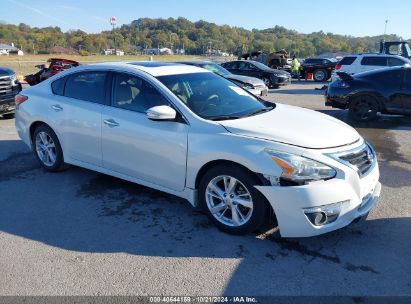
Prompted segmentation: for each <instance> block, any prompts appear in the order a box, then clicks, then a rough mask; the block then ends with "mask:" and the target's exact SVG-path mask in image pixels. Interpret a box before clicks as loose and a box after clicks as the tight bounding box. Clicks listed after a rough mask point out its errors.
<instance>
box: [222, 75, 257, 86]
mask: <svg viewBox="0 0 411 304" xmlns="http://www.w3.org/2000/svg"><path fill="white" fill-rule="evenodd" d="M226 78H227V79H230V80H236V81H240V82H243V83H249V84H252V85H253V86H260V85H264V81H262V80H261V79H258V78H255V77H249V76H241V75H235V74H231V75H227V76H226Z"/></svg>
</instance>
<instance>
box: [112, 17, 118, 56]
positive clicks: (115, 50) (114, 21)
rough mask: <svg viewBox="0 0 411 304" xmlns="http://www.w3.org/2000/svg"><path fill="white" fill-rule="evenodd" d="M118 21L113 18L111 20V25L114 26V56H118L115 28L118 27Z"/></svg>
mask: <svg viewBox="0 0 411 304" xmlns="http://www.w3.org/2000/svg"><path fill="white" fill-rule="evenodd" d="M116 23H117V19H116V17H114V16H112V17H111V18H110V24H111V25H112V26H113V40H114V55H117V43H116V33H115V32H114V27H115V26H116Z"/></svg>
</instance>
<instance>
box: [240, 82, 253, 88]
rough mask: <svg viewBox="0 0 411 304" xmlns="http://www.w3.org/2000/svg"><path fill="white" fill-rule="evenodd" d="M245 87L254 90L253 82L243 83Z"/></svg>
mask: <svg viewBox="0 0 411 304" xmlns="http://www.w3.org/2000/svg"><path fill="white" fill-rule="evenodd" d="M241 86H242V87H243V88H244V89H246V90H252V89H254V86H253V85H252V84H249V83H245V84H243V85H241Z"/></svg>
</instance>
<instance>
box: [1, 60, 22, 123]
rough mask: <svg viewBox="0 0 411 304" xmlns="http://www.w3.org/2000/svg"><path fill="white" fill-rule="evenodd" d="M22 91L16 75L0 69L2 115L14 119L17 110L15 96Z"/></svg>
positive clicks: (10, 71)
mask: <svg viewBox="0 0 411 304" xmlns="http://www.w3.org/2000/svg"><path fill="white" fill-rule="evenodd" d="M20 91H21V84H20V83H19V82H18V81H17V80H16V73H14V72H13V71H12V70H10V69H8V68H3V67H0V115H3V117H12V116H13V115H14V111H15V109H16V105H15V103H14V96H16V95H17V94H18V93H19V92H20Z"/></svg>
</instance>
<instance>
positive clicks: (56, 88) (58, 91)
mask: <svg viewBox="0 0 411 304" xmlns="http://www.w3.org/2000/svg"><path fill="white" fill-rule="evenodd" d="M66 79H67V77H62V78H60V79H57V80H56V81H53V83H52V84H51V90H52V92H53V94H55V95H60V96H63V94H64V85H65V84H66Z"/></svg>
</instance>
